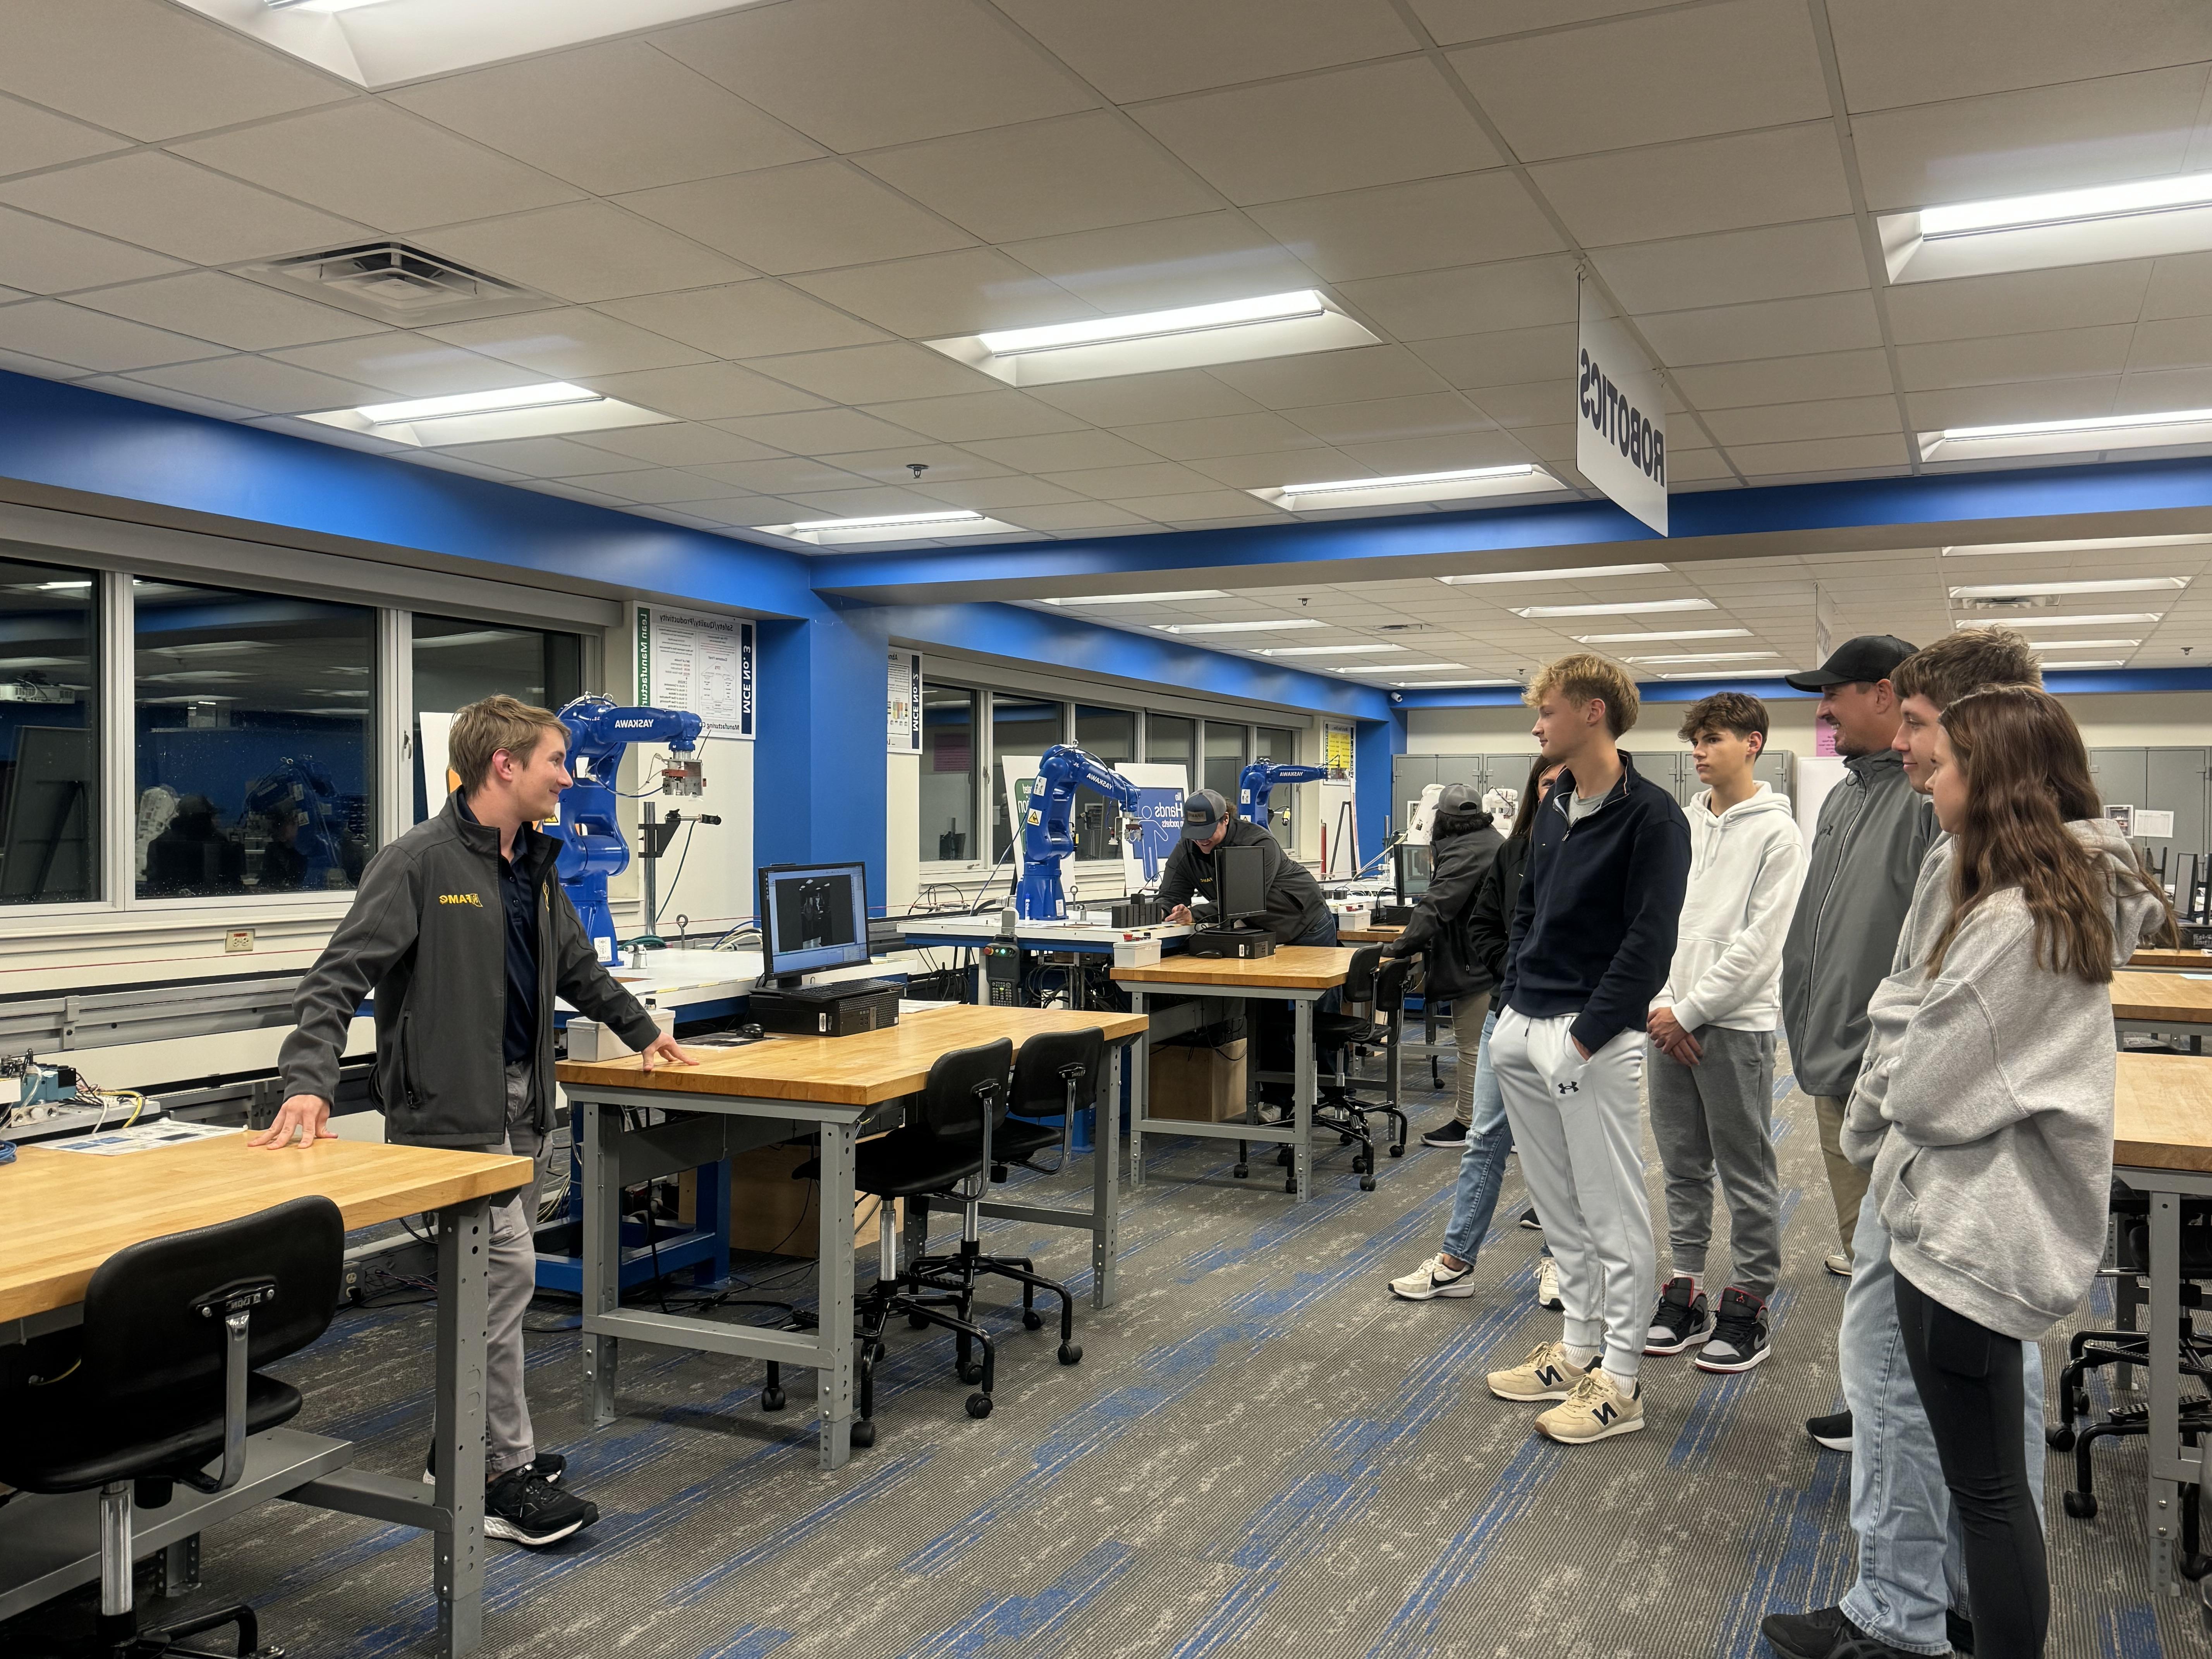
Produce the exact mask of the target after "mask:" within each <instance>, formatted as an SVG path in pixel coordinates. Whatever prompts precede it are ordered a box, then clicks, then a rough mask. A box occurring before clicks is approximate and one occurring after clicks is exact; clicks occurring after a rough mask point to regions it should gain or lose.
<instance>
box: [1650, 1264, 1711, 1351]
mask: <svg viewBox="0 0 2212 1659" xmlns="http://www.w3.org/2000/svg"><path fill="white" fill-rule="evenodd" d="M1711 1334H1713V1313H1712V1310H1711V1308H1709V1307H1707V1306H1706V1305H1705V1297H1704V1296H1703V1295H1702V1294H1700V1293H1698V1292H1696V1291H1693V1290H1692V1286H1691V1281H1690V1279H1688V1278H1687V1277H1686V1276H1683V1275H1677V1276H1676V1277H1674V1278H1673V1279H1668V1281H1667V1288H1666V1289H1665V1290H1663V1291H1660V1292H1659V1305H1658V1307H1657V1308H1656V1309H1654V1310H1652V1314H1651V1328H1650V1330H1648V1331H1646V1332H1645V1333H1644V1352H1646V1353H1680V1352H1682V1350H1683V1349H1685V1348H1694V1347H1696V1346H1698V1345H1699V1343H1700V1342H1703V1341H1704V1340H1705V1339H1706V1338H1707V1337H1709V1336H1711Z"/></svg>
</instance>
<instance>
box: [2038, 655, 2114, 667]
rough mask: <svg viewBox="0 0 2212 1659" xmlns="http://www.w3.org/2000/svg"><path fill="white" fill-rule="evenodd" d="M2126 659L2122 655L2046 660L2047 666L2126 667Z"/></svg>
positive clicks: (2045, 665)
mask: <svg viewBox="0 0 2212 1659" xmlns="http://www.w3.org/2000/svg"><path fill="white" fill-rule="evenodd" d="M2043 666H2044V667H2045V668H2125V667H2126V666H2127V662H2126V660H2125V659H2124V658H2120V657H2094V658H2084V659H2081V661H2079V662H2046V663H2045V664H2044V665H2043Z"/></svg>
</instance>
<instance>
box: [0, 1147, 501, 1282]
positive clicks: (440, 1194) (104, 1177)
mask: <svg viewBox="0 0 2212 1659" xmlns="http://www.w3.org/2000/svg"><path fill="white" fill-rule="evenodd" d="M529 1179H530V1160H529V1159H528V1158H505V1157H498V1156H492V1155H488V1154H485V1153H481V1152H447V1151H444V1150H441V1149H439V1148H436V1147H430V1146H385V1145H383V1144H381V1143H380V1142H377V1141H369V1140H319V1141H317V1142H316V1143H315V1144H314V1145H313V1146H289V1147H271V1148H269V1149H267V1150H264V1151H256V1150H255V1149H253V1148H252V1147H250V1146H247V1145H246V1137H245V1136H244V1135H243V1134H235V1135H219V1136H216V1137H213V1138H211V1139H206V1140H197V1141H192V1142H190V1143H187V1144H185V1145H183V1146H156V1147H153V1148H149V1150H147V1151H145V1152H120V1153H118V1154H116V1155H115V1156H113V1157H112V1158H103V1157H100V1156H98V1155H97V1154H94V1153H91V1152H64V1151H61V1150H60V1149H59V1148H58V1147H53V1146H24V1147H21V1148H19V1149H17V1152H16V1157H15V1163H14V1164H10V1165H6V1166H0V1319H20V1318H22V1317H24V1316H26V1315H29V1314H36V1313H45V1312H46V1311H48V1310H52V1309H54V1308H66V1307H68V1306H69V1305H70V1304H72V1303H76V1302H80V1301H82V1300H83V1299H84V1289H85V1286H86V1285H88V1284H89V1283H90V1282H91V1280H92V1275H93V1270H94V1268H96V1267H99V1266H100V1263H101V1262H103V1261H106V1260H107V1258H108V1257H109V1256H111V1255H114V1254H115V1252H116V1251H118V1250H119V1249H122V1248H123V1247H124V1246H125V1245H126V1244H136V1243H138V1242H139V1241H140V1240H142V1239H148V1238H159V1237H163V1236H165V1235H167V1234H169V1233H179V1232H183V1231H186V1230H187V1229H189V1228H192V1227H204V1226H207V1225H210V1224H211V1223H214V1222H217V1221H231V1220H235V1219H236V1218H239V1217H240V1216H246V1215H252V1214H253V1213H254V1212H257V1211H260V1210H265V1209H267V1208H269V1207H270V1206H271V1205H274V1204H282V1203H283V1202H284V1201H285V1200H288V1199H295V1198H303V1197H307V1196H309V1195H319V1196H321V1197H324V1198H327V1199H329V1200H331V1201H332V1202H333V1203H335V1204H336V1205H337V1206H338V1212H339V1213H340V1214H342V1215H343V1217H344V1218H345V1225H347V1226H348V1227H349V1228H351V1227H368V1226H374V1225H375V1224H377V1223H378V1222H380V1221H395V1220H397V1219H398V1218H400V1217H401V1216H404V1215H414V1214H416V1213H418V1212H421V1211H424V1210H435V1209H440V1208H442V1207H443V1206H446V1205H448V1204H458V1203H459V1202H460V1201H461V1200H464V1199H469V1198H486V1197H489V1196H490V1195H492V1194H495V1193H511V1192H513V1190H514V1189H515V1188H517V1187H520V1186H521V1185H522V1184H523V1182H526V1181H528V1180H529Z"/></svg>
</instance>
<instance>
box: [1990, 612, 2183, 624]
mask: <svg viewBox="0 0 2212 1659" xmlns="http://www.w3.org/2000/svg"><path fill="white" fill-rule="evenodd" d="M2165 620H2166V613H2165V612H2164V611H2114V612H2112V614H2111V615H2109V616H2099V617H2004V618H2003V619H2002V621H2003V623H2004V626H2006V627H2007V628H2102V627H2104V626H2106V624H2107V623H2110V624H2113V625H2115V626H2117V625H2118V624H2121V623H2154V622H2164V621H2165ZM1989 625H1990V617H1988V615H1986V614H1984V615H1981V616H1978V617H1960V618H1959V619H1958V620H1957V621H1956V622H1954V623H1952V624H1951V626H1952V627H1954V628H1987V627H1988V626H1989Z"/></svg>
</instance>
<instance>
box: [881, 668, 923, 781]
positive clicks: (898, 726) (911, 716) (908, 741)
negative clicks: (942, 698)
mask: <svg viewBox="0 0 2212 1659" xmlns="http://www.w3.org/2000/svg"><path fill="white" fill-rule="evenodd" d="M884 747H885V748H886V749H887V750H890V753H892V754H894V755H919V754H920V753H921V652H919V651H894V652H892V653H890V673H889V675H888V677H887V678H886V679H885V681H884Z"/></svg>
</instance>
